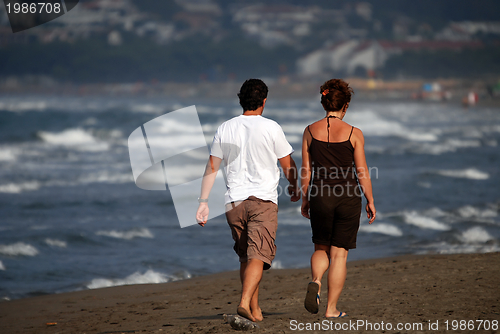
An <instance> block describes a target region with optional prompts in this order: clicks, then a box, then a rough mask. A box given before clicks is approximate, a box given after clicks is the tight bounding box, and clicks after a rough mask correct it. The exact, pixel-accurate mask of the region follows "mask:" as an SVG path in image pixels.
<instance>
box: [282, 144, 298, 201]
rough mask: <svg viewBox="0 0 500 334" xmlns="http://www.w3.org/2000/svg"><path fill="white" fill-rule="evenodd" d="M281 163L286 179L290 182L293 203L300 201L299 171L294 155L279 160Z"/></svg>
mask: <svg viewBox="0 0 500 334" xmlns="http://www.w3.org/2000/svg"><path fill="white" fill-rule="evenodd" d="M278 161H279V162H280V165H281V168H282V169H283V173H284V174H285V177H286V179H287V180H288V182H290V187H289V192H290V195H291V200H292V202H297V201H298V200H299V199H300V191H299V184H298V179H299V177H298V174H299V173H298V171H297V166H296V165H295V161H293V158H292V155H291V154H289V155H287V156H286V157H283V158H281V159H279V160H278Z"/></svg>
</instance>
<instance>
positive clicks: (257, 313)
mask: <svg viewBox="0 0 500 334" xmlns="http://www.w3.org/2000/svg"><path fill="white" fill-rule="evenodd" d="M246 268H247V262H241V263H240V279H241V284H242V285H243V274H244V273H245V269H246ZM250 311H251V312H252V315H253V317H254V318H255V320H256V321H262V320H264V317H263V316H262V310H261V309H260V306H259V286H258V285H257V289H255V292H254V294H253V296H252V299H251V300H250Z"/></svg>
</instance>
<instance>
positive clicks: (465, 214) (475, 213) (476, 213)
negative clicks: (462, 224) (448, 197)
mask: <svg viewBox="0 0 500 334" xmlns="http://www.w3.org/2000/svg"><path fill="white" fill-rule="evenodd" d="M458 214H459V215H460V217H462V218H494V217H497V216H498V213H497V212H496V211H495V210H493V209H484V210H481V209H478V208H475V207H473V206H470V205H466V206H463V207H461V208H460V209H458Z"/></svg>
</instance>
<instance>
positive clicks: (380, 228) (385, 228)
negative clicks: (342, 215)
mask: <svg viewBox="0 0 500 334" xmlns="http://www.w3.org/2000/svg"><path fill="white" fill-rule="evenodd" d="M359 231H360V232H365V233H381V234H386V235H390V236H392V237H401V236H402V235H403V232H402V231H401V230H400V229H399V228H398V227H397V226H394V225H390V224H384V223H379V224H370V225H361V226H360V227H359Z"/></svg>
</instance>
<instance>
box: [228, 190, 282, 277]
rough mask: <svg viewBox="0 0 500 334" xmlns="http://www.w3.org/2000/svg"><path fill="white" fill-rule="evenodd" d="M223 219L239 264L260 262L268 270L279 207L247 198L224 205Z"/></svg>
mask: <svg viewBox="0 0 500 334" xmlns="http://www.w3.org/2000/svg"><path fill="white" fill-rule="evenodd" d="M226 218H227V223H228V224H229V227H230V228H231V234H232V235H233V240H234V247H233V248H234V251H235V252H236V254H238V256H239V257H240V262H247V261H248V260H251V259H259V260H261V261H263V262H264V270H267V269H269V268H271V263H272V261H273V260H274V257H275V255H276V245H275V243H274V241H275V240H276V230H277V229H278V206H277V205H276V204H275V203H273V202H272V201H264V200H261V199H260V198H257V197H255V196H250V197H248V198H247V199H246V200H244V201H238V202H233V203H229V204H226Z"/></svg>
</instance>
